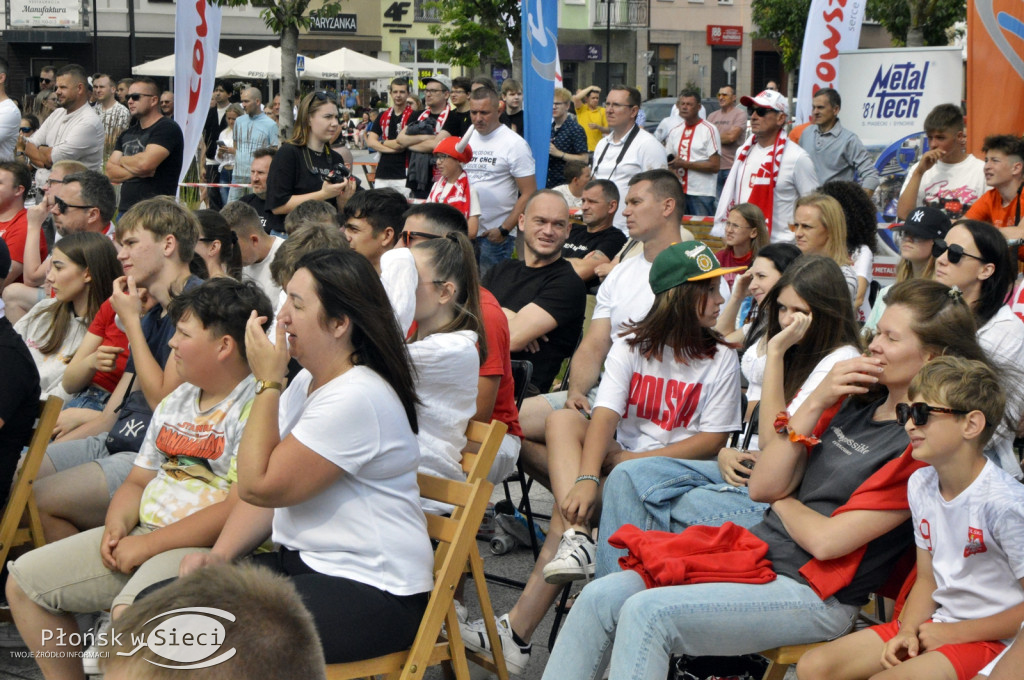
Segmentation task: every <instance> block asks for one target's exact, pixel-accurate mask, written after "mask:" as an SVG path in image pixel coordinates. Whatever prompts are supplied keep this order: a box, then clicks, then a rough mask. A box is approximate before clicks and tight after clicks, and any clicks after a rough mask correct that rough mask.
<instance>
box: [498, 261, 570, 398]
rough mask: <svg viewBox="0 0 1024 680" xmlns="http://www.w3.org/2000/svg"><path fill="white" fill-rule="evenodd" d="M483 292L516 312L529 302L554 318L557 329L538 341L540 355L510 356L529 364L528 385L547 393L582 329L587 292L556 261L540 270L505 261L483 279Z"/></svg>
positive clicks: (513, 354) (567, 270)
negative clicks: (530, 370) (531, 371)
mask: <svg viewBox="0 0 1024 680" xmlns="http://www.w3.org/2000/svg"><path fill="white" fill-rule="evenodd" d="M483 285H484V288H486V289H487V290H489V291H491V293H493V294H494V297H495V298H497V300H498V304H500V305H501V306H502V307H504V308H506V309H510V310H512V311H513V312H518V311H519V310H521V309H522V308H523V307H525V306H526V305H528V304H530V303H531V302H533V303H536V304H537V305H538V306H539V307H540V308H541V309H543V310H544V311H546V312H547V313H548V314H550V315H551V316H553V317H554V318H555V321H556V322H558V327H557V328H555V329H554V330H553V331H550V332H549V333H547V337H548V339H547V341H544V340H540V351H538V352H536V353H530V352H512V359H513V360H517V359H527V360H529V361H531V362H532V363H533V379H532V380H531V381H530V382H531V383H532V384H533V385H534V386H535V387H536V388H537V389H539V390H540V391H541V392H547V391H549V390H550V389H551V382H552V381H553V380H554V379H555V375H557V373H558V369H559V367H560V366H561V364H562V360H563V359H565V358H566V357H568V356H569V355H570V354H572V351H573V349H574V348H575V347H576V343H577V341H578V340H579V338H580V331H581V330H582V329H583V315H584V313H585V311H586V306H587V289H586V286H584V285H583V281H582V279H580V277H579V276H577V275H576V272H575V270H573V268H572V265H571V264H569V263H568V262H566V261H565V260H564V259H562V258H559V259H557V260H555V261H554V262H552V263H551V264H548V265H545V266H543V267H527V266H526V264H525V263H524V262H523V261H522V260H506V261H504V262H502V263H501V264H499V265H496V266H495V267H493V268H492V269H491V270H490V271H488V272H487V274H486V275H485V276H484V280H483Z"/></svg>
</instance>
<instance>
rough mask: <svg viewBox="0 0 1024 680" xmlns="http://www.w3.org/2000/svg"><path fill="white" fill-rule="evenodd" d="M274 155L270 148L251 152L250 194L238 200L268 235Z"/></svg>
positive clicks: (274, 150) (266, 147) (273, 148)
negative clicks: (255, 217) (268, 204)
mask: <svg viewBox="0 0 1024 680" xmlns="http://www.w3.org/2000/svg"><path fill="white" fill-rule="evenodd" d="M275 153H277V149H276V148H275V147H272V146H264V147H262V148H259V149H256V150H255V151H253V152H252V164H251V165H250V166H249V183H250V184H251V185H252V193H251V194H245V195H244V196H242V197H241V198H239V199H238V200H239V201H241V202H242V203H245V204H246V205H248V206H250V207H251V208H252V209H253V210H255V211H256V214H257V215H259V216H260V225H261V226H262V227H263V230H264V231H265V232H267V233H268V234H269V233H270V229H269V228H268V227H267V175H269V174H270V164H271V162H273V160H274V154H275ZM271 299H273V298H271Z"/></svg>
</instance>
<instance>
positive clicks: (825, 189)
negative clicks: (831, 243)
mask: <svg viewBox="0 0 1024 680" xmlns="http://www.w3.org/2000/svg"><path fill="white" fill-rule="evenodd" d="M818 191H820V192H821V193H823V194H825V195H826V196H831V197H832V198H834V199H836V200H837V201H839V205H840V206H842V208H843V214H844V215H845V216H846V249H847V250H848V251H849V252H850V254H851V255H852V254H853V253H854V251H856V250H857V249H858V248H860V247H861V246H867V247H868V249H869V250H871V252H872V253H875V252H877V251H878V222H877V221H876V218H875V204H874V203H872V202H871V199H870V198H868V195H867V194H866V193H864V189H863V188H861V186H860V185H859V184H857V183H856V182H843V181H840V180H834V181H832V182H826V183H825V184H823V185H822V186H821V187H819V189H818Z"/></svg>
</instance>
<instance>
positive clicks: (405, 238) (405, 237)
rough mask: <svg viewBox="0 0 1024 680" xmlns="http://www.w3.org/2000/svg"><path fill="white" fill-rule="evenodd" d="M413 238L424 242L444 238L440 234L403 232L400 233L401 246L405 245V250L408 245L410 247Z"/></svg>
mask: <svg viewBox="0 0 1024 680" xmlns="http://www.w3.org/2000/svg"><path fill="white" fill-rule="evenodd" d="M414 238H421V239H425V240H428V241H429V240H430V239H435V238H444V237H443V236H441V235H440V234H429V233H427V232H425V231H403V232H402V244H403V245H405V247H406V248H408V247H409V246H410V245H412V240H413V239H414ZM434 283H444V281H434Z"/></svg>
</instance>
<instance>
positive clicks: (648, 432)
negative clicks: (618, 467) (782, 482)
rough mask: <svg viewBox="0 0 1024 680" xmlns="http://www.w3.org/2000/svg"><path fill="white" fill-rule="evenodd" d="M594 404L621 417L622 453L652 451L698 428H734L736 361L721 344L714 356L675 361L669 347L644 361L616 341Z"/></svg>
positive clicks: (737, 426)
mask: <svg viewBox="0 0 1024 680" xmlns="http://www.w3.org/2000/svg"><path fill="white" fill-rule="evenodd" d="M598 407H603V408H607V409H611V410H612V411H614V412H615V413H617V414H619V416H621V420H619V424H618V427H617V428H616V430H615V432H616V440H617V441H618V443H619V444H620V445H621V446H622V448H623V449H625V450H626V451H637V452H643V451H652V450H654V449H659V448H662V447H665V446H667V445H669V444H672V443H675V442H679V441H683V440H684V439H688V438H689V437H692V436H693V435H695V434H697V433H699V432H732V431H734V430H739V429H740V427H741V415H740V372H739V360H738V359H737V358H736V352H735V350H732V349H729V348H727V347H725V346H724V345H719V346H718V351H716V352H715V356H714V357H713V358H711V359H700V360H697V361H690V362H689V363H684V362H682V361H676V359H675V357H674V356H673V353H672V349H671V348H669V347H666V348H665V350H664V352H663V353H662V354H661V356H660V357H657V358H655V357H652V358H650V359H645V358H644V357H643V355H642V354H641V353H640V352H638V351H636V350H634V349H631V348H630V347H629V345H628V344H627V343H625V342H617V343H615V344H614V345H613V346H612V349H611V351H610V352H609V353H608V358H607V359H606V360H605V364H604V376H603V377H602V379H601V385H600V387H599V388H598V390H597V399H595V400H594V408H598Z"/></svg>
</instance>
